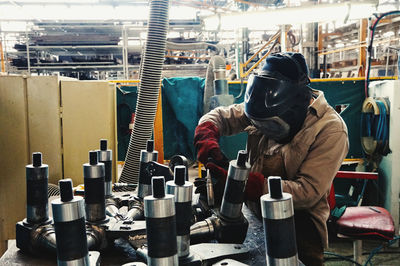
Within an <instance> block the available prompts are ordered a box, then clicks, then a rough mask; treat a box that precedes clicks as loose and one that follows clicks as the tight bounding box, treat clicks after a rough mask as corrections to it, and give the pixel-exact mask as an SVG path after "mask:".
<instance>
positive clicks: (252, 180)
mask: <svg viewBox="0 0 400 266" xmlns="http://www.w3.org/2000/svg"><path fill="white" fill-rule="evenodd" d="M264 179H265V177H264V175H262V174H260V173H253V172H251V173H250V174H249V178H248V179H247V184H246V189H245V190H244V198H245V200H249V201H254V202H259V201H260V197H261V196H262V195H263V194H264Z"/></svg>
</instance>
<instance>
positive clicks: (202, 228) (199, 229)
mask: <svg viewBox="0 0 400 266" xmlns="http://www.w3.org/2000/svg"><path fill="white" fill-rule="evenodd" d="M215 219H216V217H215V216H211V217H209V218H207V219H205V220H203V221H200V222H197V223H195V224H193V225H192V226H191V227H190V238H191V240H192V241H193V240H194V241H196V242H200V241H203V240H210V239H213V238H214V233H215V226H214V221H215Z"/></svg>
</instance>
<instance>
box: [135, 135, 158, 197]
mask: <svg viewBox="0 0 400 266" xmlns="http://www.w3.org/2000/svg"><path fill="white" fill-rule="evenodd" d="M157 159H158V151H155V150H154V140H151V139H149V140H148V141H147V146H146V149H145V150H141V151H140V168H139V186H138V197H139V198H140V199H143V198H144V197H146V196H148V195H151V176H149V175H148V173H147V171H146V167H147V165H148V163H149V162H152V161H157Z"/></svg>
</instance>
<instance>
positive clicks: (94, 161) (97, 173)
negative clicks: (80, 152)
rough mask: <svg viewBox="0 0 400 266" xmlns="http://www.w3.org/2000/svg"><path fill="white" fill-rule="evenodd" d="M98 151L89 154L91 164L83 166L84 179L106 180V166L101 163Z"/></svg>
mask: <svg viewBox="0 0 400 266" xmlns="http://www.w3.org/2000/svg"><path fill="white" fill-rule="evenodd" d="M97 156H98V155H97V152H96V151H90V152H89V162H88V163H84V164H83V177H84V178H101V177H102V178H104V176H105V166H104V164H103V163H99V161H98V157H97Z"/></svg>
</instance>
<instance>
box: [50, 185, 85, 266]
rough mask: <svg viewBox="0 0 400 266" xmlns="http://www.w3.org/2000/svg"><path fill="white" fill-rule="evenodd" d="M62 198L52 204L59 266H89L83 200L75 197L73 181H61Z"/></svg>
mask: <svg viewBox="0 0 400 266" xmlns="http://www.w3.org/2000/svg"><path fill="white" fill-rule="evenodd" d="M59 185H60V193H61V198H59V199H55V200H53V201H52V202H51V206H52V210H53V219H54V228H55V232H56V243H57V264H58V265H89V252H88V247H87V236H86V225H85V211H84V200H83V198H81V197H79V196H76V197H74V196H73V192H72V181H71V180H70V179H63V180H60V181H59Z"/></svg>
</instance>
